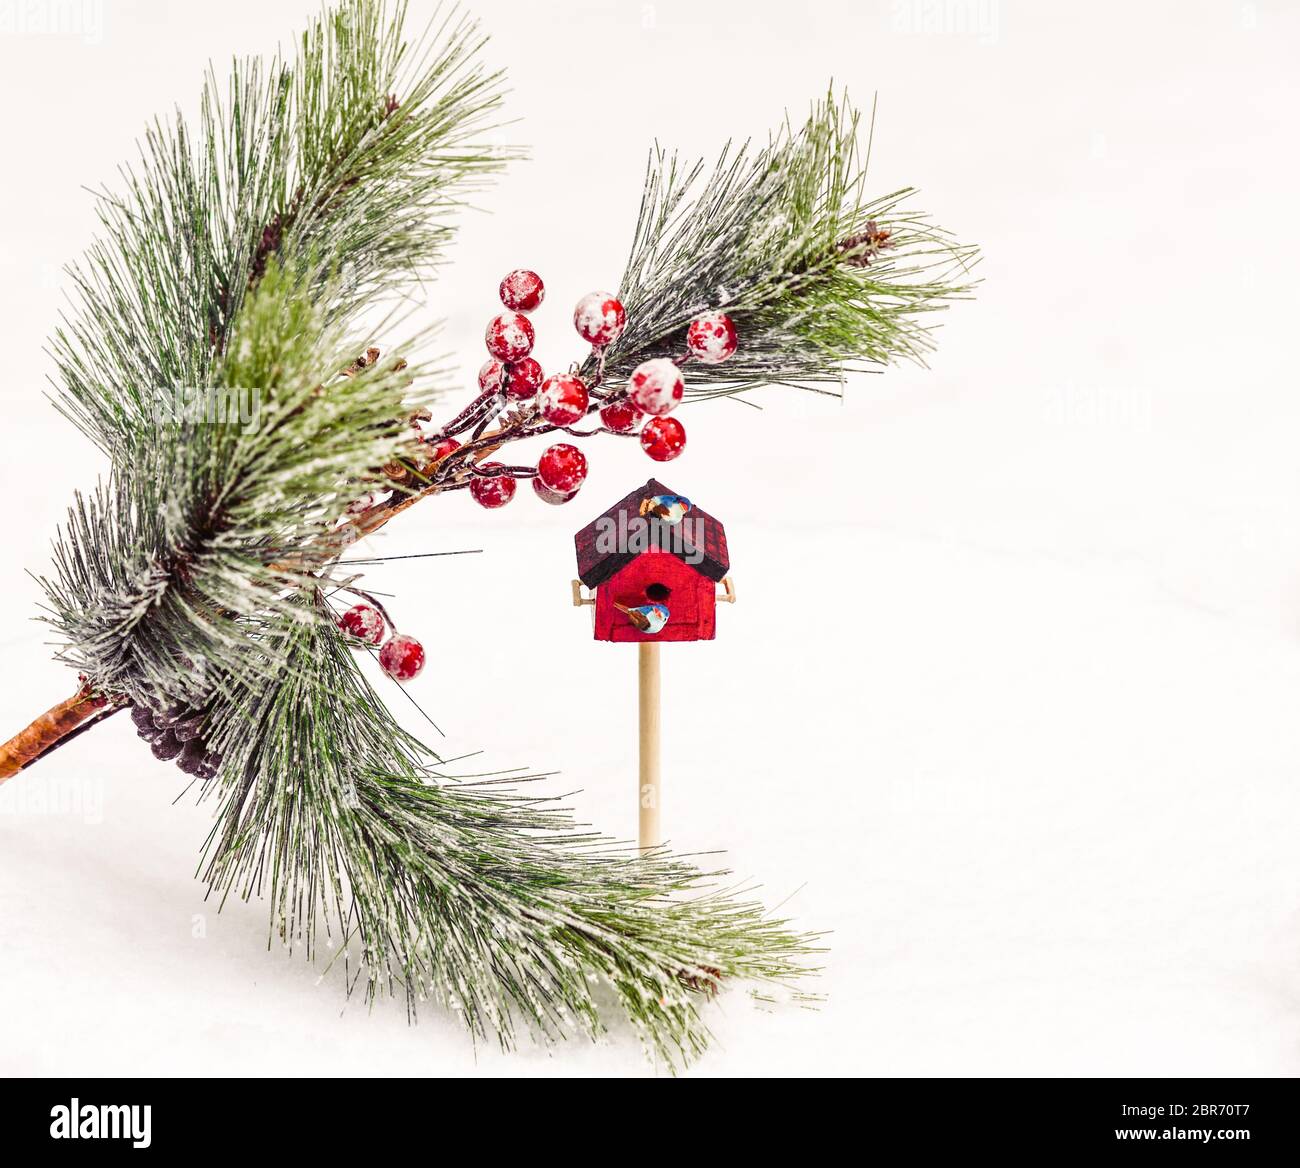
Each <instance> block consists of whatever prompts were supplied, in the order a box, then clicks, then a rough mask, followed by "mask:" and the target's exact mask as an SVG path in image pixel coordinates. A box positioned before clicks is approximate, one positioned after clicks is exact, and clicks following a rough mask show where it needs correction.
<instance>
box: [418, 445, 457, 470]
mask: <svg viewBox="0 0 1300 1168" xmlns="http://www.w3.org/2000/svg"><path fill="white" fill-rule="evenodd" d="M424 445H425V450H426V454H425V462H424V466H423V467H422V468H421V469H423V470H428V469H429V467H431V466H432V465H433V464H434V463H435V462H441V461H442V459H444V458H446V457H447V455H449V454H450V453H451V452H452V451H453V450H459V449H460V443H459V442H457V441H456V439H455V438H439V439H436V440H434V441H427V442H425V444H424Z"/></svg>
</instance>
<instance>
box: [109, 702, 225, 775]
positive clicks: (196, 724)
mask: <svg viewBox="0 0 1300 1168" xmlns="http://www.w3.org/2000/svg"><path fill="white" fill-rule="evenodd" d="M206 718H207V714H206V712H205V711H203V710H195V709H191V708H189V707H187V706H181V705H175V706H166V707H160V708H158V709H154V708H152V707H150V706H143V705H137V706H133V707H132V708H131V721H133V722H134V723H135V729H136V733H137V734H139V735H140V737H141V738H143V739H144V740H145V741H146V742H147V743H149V746H150V749H152V751H153V755H154V758H157V759H161V760H162V761H164V762H171V761H173V760H174V761H175V763H176V765H177V766H178V767H180V768H181V770H182V771H184V772H185V774H187V775H194V776H195V777H196V778H199V779H202V780H204V781H205V782H206V781H207V780H208V779H210V778H212V777H213V776H214V775H216V773H217V770H218V769H219V768H220V766H221V756H220V755H219V754H215V753H214V752H212V751H210V750H209V749H208V747H207V744H206V743H205V742H204V741H203V736H202V733H203V723H204V721H205V719H206Z"/></svg>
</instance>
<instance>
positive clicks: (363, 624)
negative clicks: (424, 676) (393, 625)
mask: <svg viewBox="0 0 1300 1168" xmlns="http://www.w3.org/2000/svg"><path fill="white" fill-rule="evenodd" d="M388 624H389V622H388V621H386V620H385V619H384V615H383V614H382V613H381V612H380V611H379V609H378V608H375V607H373V606H372V605H369V604H354V605H353V606H352V607H351V608H349V609H348V610H347V612H345V613H344V614H343V615H342V616H341V617H340V618H339V628H341V629H342V630H343V632H344V633H346V634H347V635H348V636H349V637H351V638H353V639H354V640H355V641H356V642H358V643H359V644H362V645H378V644H380V642H383V647H382V648H381V649H380V650H379V664H380V666H381V667H382V668H383V670H384V672H385V673H387V674H388V675H389V676H390V677H395V678H396V679H397V680H398V681H410V680H411V679H412V678H413V677H416V676H418V674H419V672H420V670H421V669H423V668H424V646H423V645H421V644H420V642H419V641H417V640H416V639H415V638H414V637H408V636H407V635H406V634H405V633H399V632H398V631H397V630H396V629H393V635H392V636H391V637H389V638H388V639H387V640H386V641H385V640H384V637H385V635H386V634H387V632H388Z"/></svg>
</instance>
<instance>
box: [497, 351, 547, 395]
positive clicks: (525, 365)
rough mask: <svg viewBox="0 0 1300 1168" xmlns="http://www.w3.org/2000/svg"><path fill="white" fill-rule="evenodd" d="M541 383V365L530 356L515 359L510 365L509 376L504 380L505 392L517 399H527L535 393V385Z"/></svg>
mask: <svg viewBox="0 0 1300 1168" xmlns="http://www.w3.org/2000/svg"><path fill="white" fill-rule="evenodd" d="M541 384H542V367H541V366H540V365H539V364H538V363H537V362H536V361H534V360H533V359H532V358H531V357H525V358H524V359H523V360H522V361H516V362H514V363H513V364H512V365H511V366H510V376H509V377H508V378H507V380H506V393H508V394H509V395H510V396H511V397H513V398H516V399H517V400H519V401H527V400H528V399H529V398H530V397H534V396H536V394H537V387H538V386H539V385H541Z"/></svg>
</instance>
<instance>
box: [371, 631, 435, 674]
mask: <svg viewBox="0 0 1300 1168" xmlns="http://www.w3.org/2000/svg"><path fill="white" fill-rule="evenodd" d="M379 664H380V666H381V667H382V668H383V671H384V672H385V673H386V674H388V676H389V677H395V678H397V680H398V681H410V680H411V678H413V677H416V676H418V675H419V672H420V670H421V669H423V668H424V646H423V645H421V644H420V642H419V641H417V640H416V639H415V638H414V637H408V636H407V635H406V634H405V633H394V634H393V635H392V636H391V637H389V639H388V640H387V641H385V642H384V647H383V648H382V649H380V650H379Z"/></svg>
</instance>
